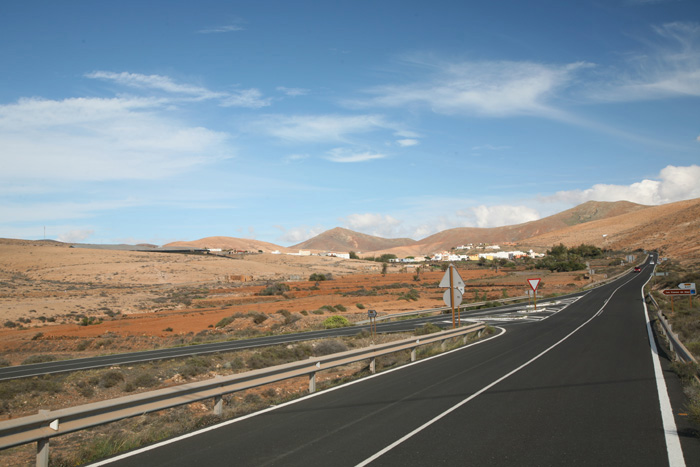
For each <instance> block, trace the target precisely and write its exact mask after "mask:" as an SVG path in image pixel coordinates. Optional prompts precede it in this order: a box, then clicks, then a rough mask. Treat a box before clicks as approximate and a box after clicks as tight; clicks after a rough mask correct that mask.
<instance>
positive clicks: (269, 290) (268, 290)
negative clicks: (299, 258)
mask: <svg viewBox="0 0 700 467" xmlns="http://www.w3.org/2000/svg"><path fill="white" fill-rule="evenodd" d="M288 291H289V286H288V285H287V284H285V283H284V282H277V283H275V284H272V285H268V286H267V287H265V288H264V289H262V290H261V291H260V292H258V295H284V293H285V292H288Z"/></svg>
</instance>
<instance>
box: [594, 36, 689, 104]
mask: <svg viewBox="0 0 700 467" xmlns="http://www.w3.org/2000/svg"><path fill="white" fill-rule="evenodd" d="M653 30H654V32H655V34H656V40H655V41H654V42H650V41H647V42H646V44H647V49H646V51H645V53H642V54H636V55H634V56H632V57H631V58H630V59H629V62H628V63H627V67H626V68H625V69H624V71H620V72H618V73H617V75H613V76H610V77H609V80H608V82H606V83H595V84H593V85H592V86H591V89H590V91H589V96H590V97H592V98H593V99H598V100H608V101H637V100H652V99H663V98H669V97H684V96H694V97H698V96H700V24H698V23H686V22H674V23H666V24H663V25H661V26H655V27H653Z"/></svg>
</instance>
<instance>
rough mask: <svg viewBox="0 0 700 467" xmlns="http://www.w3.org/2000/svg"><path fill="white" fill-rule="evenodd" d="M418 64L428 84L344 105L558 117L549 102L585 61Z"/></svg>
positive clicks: (390, 88)
mask: <svg viewBox="0 0 700 467" xmlns="http://www.w3.org/2000/svg"><path fill="white" fill-rule="evenodd" d="M422 65H424V66H425V67H427V68H428V69H429V70H431V71H432V74H431V76H429V77H428V79H427V80H425V81H421V82H415V83H413V84H407V85H386V86H378V87H375V88H372V89H369V90H368V91H367V92H368V94H372V95H374V96H375V97H373V98H371V99H369V100H365V101H353V102H348V104H349V105H354V106H358V107H365V106H380V107H405V106H420V107H427V108H429V109H430V110H432V111H433V112H435V113H439V114H445V115H475V116H482V117H508V116H515V115H536V116H547V117H552V118H558V117H559V113H558V112H557V111H555V110H554V108H553V107H552V106H551V105H550V103H549V101H550V100H551V99H552V98H553V97H554V95H555V93H556V92H557V91H560V90H561V89H563V88H566V87H567V86H569V85H570V84H571V83H572V81H573V80H574V77H575V75H576V73H577V72H578V71H579V70H581V69H583V68H586V67H589V66H591V65H590V64H587V63H585V62H576V63H571V64H567V65H544V64H539V63H533V62H512V61H498V62H494V61H490V62H489V61H483V62H460V63H449V62H438V61H427V62H425V61H424V62H423V63H422Z"/></svg>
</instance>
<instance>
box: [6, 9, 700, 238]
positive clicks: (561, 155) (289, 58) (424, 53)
mask: <svg viewBox="0 0 700 467" xmlns="http://www.w3.org/2000/svg"><path fill="white" fill-rule="evenodd" d="M693 198H700V2H698V1H697V0H656V1H655V0H596V1H584V0H571V1H561V0H549V1H541V0H535V1H527V2H524V1H521V0H510V1H508V0H493V1H489V2H484V1H469V0H462V1H440V0H433V1H431V2H425V1H411V0H402V1H395V0H386V1H372V2H370V1H364V0H354V1H334V2H326V1H294V2H290V1H265V0H257V1H209V0H200V1H198V2H184V1H147V2H144V1H141V0H140V1H128V0H121V1H119V2H106V1H81V0H72V1H65V2H56V1H48V0H47V1H34V0H21V1H20V0H6V1H3V2H0V237H5V238H22V239H31V240H37V239H42V238H49V239H54V240H60V241H65V242H81V243H152V244H157V245H163V244H166V243H168V242H172V241H177V240H196V239H199V238H203V237H209V236H230V237H239V238H253V239H257V240H262V241H267V242H272V243H275V244H277V245H281V246H291V245H294V244H296V243H299V242H302V241H305V240H308V239H310V238H312V237H314V236H315V235H318V234H320V233H322V232H324V231H326V230H328V229H332V228H334V227H345V228H348V229H351V230H354V231H357V232H362V233H365V234H369V235H377V236H381V237H385V238H404V237H407V238H413V239H415V240H419V239H422V238H425V237H427V236H429V235H431V234H434V233H436V232H439V231H442V230H445V229H449V228H455V227H497V226H502V225H513V224H519V223H523V222H528V221H532V220H536V219H540V218H543V217H546V216H549V215H552V214H555V213H557V212H561V211H563V210H566V209H569V208H572V207H574V206H577V205H579V204H581V203H584V202H586V201H590V200H595V201H619V200H627V201H632V202H635V203H640V204H645V205H659V204H666V203H670V202H675V201H680V200H685V199H693Z"/></svg>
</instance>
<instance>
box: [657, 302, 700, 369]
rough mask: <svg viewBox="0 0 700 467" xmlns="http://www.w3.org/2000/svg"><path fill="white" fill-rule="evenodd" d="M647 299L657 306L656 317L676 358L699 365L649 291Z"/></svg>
mask: <svg viewBox="0 0 700 467" xmlns="http://www.w3.org/2000/svg"><path fill="white" fill-rule="evenodd" d="M647 299H648V300H649V301H650V302H651V303H652V304H653V305H654V308H656V317H657V318H658V320H659V324H661V330H662V331H663V333H664V335H665V336H666V338H667V339H668V341H669V343H670V344H671V350H672V351H673V353H674V354H675V356H676V358H677V359H679V360H681V361H682V362H685V363H694V364H696V365H697V364H698V361H697V359H696V358H695V357H694V356H693V354H692V353H691V352H690V351H689V350H688V348H687V347H686V346H685V345H683V343H682V342H681V340H680V339H679V338H678V334H676V333H674V332H673V328H672V327H671V323H669V322H668V320H666V317H665V316H664V314H663V313H662V311H661V307H659V304H658V303H657V302H656V300H655V299H654V296H653V295H651V294H650V293H649V294H647ZM698 376H700V369H699V370H698V374H697V375H696V378H697V377H698Z"/></svg>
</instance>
